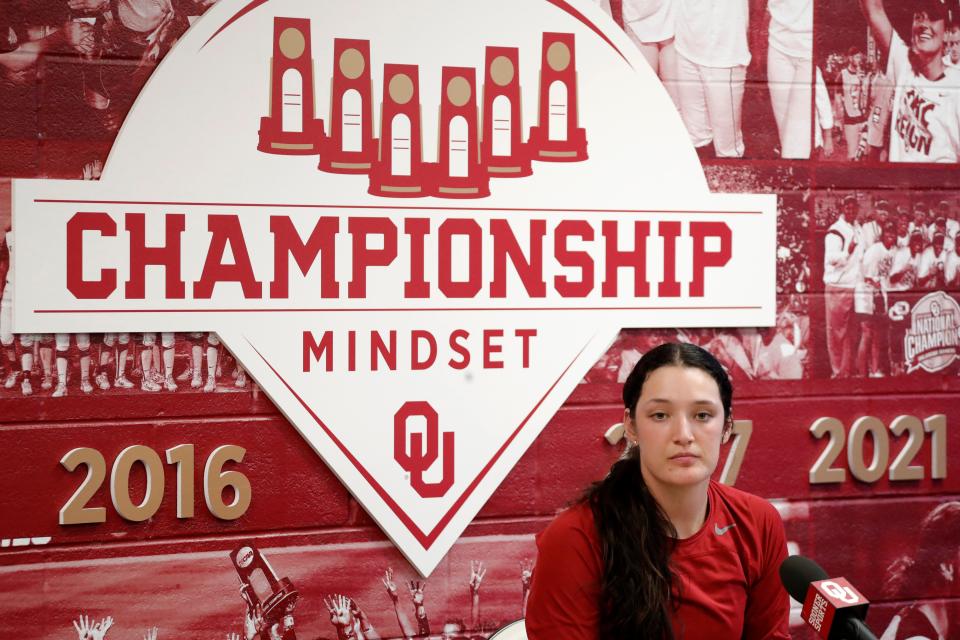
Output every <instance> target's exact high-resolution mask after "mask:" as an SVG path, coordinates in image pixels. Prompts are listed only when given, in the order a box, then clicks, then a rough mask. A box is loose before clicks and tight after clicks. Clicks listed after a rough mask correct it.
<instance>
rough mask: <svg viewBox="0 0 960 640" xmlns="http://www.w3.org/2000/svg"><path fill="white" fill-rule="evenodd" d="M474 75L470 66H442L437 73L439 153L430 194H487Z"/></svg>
mask: <svg viewBox="0 0 960 640" xmlns="http://www.w3.org/2000/svg"><path fill="white" fill-rule="evenodd" d="M476 75H477V74H476V70H475V69H473V68H470V67H443V71H442V73H441V84H440V86H441V91H440V132H439V136H438V138H439V145H440V153H439V158H438V159H439V162H438V163H437V166H436V167H435V172H434V176H433V178H434V185H433V187H434V189H433V195H435V196H439V197H441V198H483V197H485V196H488V195H490V187H489V177H488V176H487V172H486V169H485V168H484V167H483V166H482V165H481V164H480V145H479V131H478V122H477V115H478V114H477V79H476Z"/></svg>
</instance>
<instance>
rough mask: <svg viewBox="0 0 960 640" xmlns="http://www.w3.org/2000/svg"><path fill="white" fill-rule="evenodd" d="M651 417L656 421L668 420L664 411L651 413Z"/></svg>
mask: <svg viewBox="0 0 960 640" xmlns="http://www.w3.org/2000/svg"><path fill="white" fill-rule="evenodd" d="M650 417H651V418H653V419H654V420H666V419H667V414H665V413H664V412H663V411H657V412H655V413H651V414H650Z"/></svg>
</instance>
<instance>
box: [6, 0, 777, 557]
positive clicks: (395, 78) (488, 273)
mask: <svg viewBox="0 0 960 640" xmlns="http://www.w3.org/2000/svg"><path fill="white" fill-rule="evenodd" d="M515 5H516V3H513V2H507V1H505V0H503V1H495V2H485V3H482V4H481V3H451V2H426V1H421V2H405V3H402V5H398V4H396V3H390V2H377V1H374V0H366V1H357V2H350V3H342V2H318V1H313V0H310V1H307V0H302V1H296V0H286V1H275V2H262V1H259V0H257V1H254V2H241V1H230V2H221V3H219V4H217V5H215V6H214V7H212V8H211V9H210V10H209V11H208V12H207V13H206V14H204V16H203V17H202V19H201V20H199V21H198V22H197V23H196V24H195V25H194V26H193V28H191V29H190V30H189V31H188V32H187V33H186V34H185V35H184V37H183V38H182V39H181V40H180V42H179V43H178V45H177V47H176V48H175V49H173V50H172V51H171V52H170V54H169V55H168V56H167V57H166V58H165V59H164V60H163V62H162V64H160V65H159V66H158V68H157V70H156V72H155V73H154V74H153V75H152V77H151V78H150V80H149V82H148V83H147V85H146V87H145V88H144V89H143V91H142V92H141V94H140V95H139V97H138V99H137V101H136V103H135V105H134V106H133V108H132V110H131V111H130V114H129V115H128V117H127V119H126V121H125V122H124V124H123V127H122V129H121V131H120V133H119V135H118V137H117V139H116V142H115V144H114V146H113V149H112V151H111V153H110V156H109V159H108V161H107V163H106V165H105V167H104V169H103V173H102V177H101V179H100V180H99V181H98V182H79V181H66V180H17V181H15V182H14V185H13V216H14V228H15V232H16V245H15V246H16V247H21V248H23V247H39V246H46V247H48V248H50V249H52V250H51V251H43V252H41V251H33V250H18V251H14V252H12V253H13V260H12V264H13V273H14V279H13V282H14V285H15V298H14V308H13V313H14V329H15V331H16V332H18V333H45V332H63V331H70V332H78V331H81V332H82V331H92V332H129V331H143V332H178V331H187V332H196V331H215V332H216V333H217V334H218V335H219V336H220V338H221V340H223V342H224V343H225V344H226V345H227V347H228V348H229V349H230V351H231V352H232V353H233V354H234V356H235V357H237V358H238V360H239V361H240V362H241V363H242V364H243V367H244V368H245V369H246V370H247V371H248V372H249V373H250V374H251V375H252V376H253V377H254V378H255V379H256V381H257V383H258V384H259V385H260V386H261V387H262V388H263V389H264V390H265V391H266V393H267V394H269V396H270V398H271V399H272V400H273V401H274V402H275V403H276V405H277V406H278V407H279V408H280V410H281V411H282V412H283V413H284V414H285V415H286V417H287V418H288V419H289V420H290V422H291V423H292V424H293V425H294V426H295V427H296V429H297V430H298V431H299V432H300V434H301V435H302V436H303V437H304V438H305V439H306V440H307V441H308V442H309V443H310V445H311V446H312V448H313V449H314V450H315V451H316V453H317V454H318V455H319V456H321V457H322V459H323V460H324V461H325V462H326V464H327V465H329V467H330V468H331V469H332V470H333V471H334V473H335V474H336V475H337V476H338V477H339V478H340V480H341V481H342V482H343V483H344V484H345V485H346V486H347V487H348V488H349V490H350V492H351V493H352V494H353V495H354V496H355V497H356V499H357V500H358V501H359V503H360V504H362V506H363V507H364V508H365V509H366V510H367V511H368V512H369V513H370V515H371V516H372V517H373V518H374V519H375V520H376V522H377V523H378V524H379V525H380V526H381V527H382V528H383V529H384V531H385V532H386V533H387V534H388V535H389V536H390V538H391V539H392V540H393V542H394V543H395V544H396V545H397V546H398V548H399V549H400V550H401V551H402V553H403V554H404V555H405V556H406V557H407V558H408V559H409V560H410V562H411V563H412V564H413V565H414V566H415V567H416V568H417V569H418V570H419V571H420V572H421V573H422V574H424V575H428V574H429V573H430V572H431V571H432V570H433V568H434V567H435V566H436V565H437V563H438V562H439V561H440V560H441V558H442V557H443V556H444V554H445V553H446V552H447V551H448V550H449V548H450V547H451V545H452V544H453V543H454V541H455V540H456V539H457V537H458V536H459V535H460V534H461V532H462V531H463V529H464V528H465V527H466V526H467V524H469V522H470V521H471V520H472V519H473V517H474V516H475V515H476V513H477V512H478V510H479V509H480V508H481V507H482V505H483V504H484V502H485V501H486V500H487V498H488V497H489V496H490V495H491V493H492V492H493V491H494V490H495V489H496V487H497V486H498V484H499V483H500V482H501V480H503V478H504V477H505V476H506V474H507V473H508V472H509V471H510V469H511V468H512V466H513V465H514V463H515V462H516V461H517V459H518V458H519V457H520V456H521V455H522V454H523V452H524V451H525V450H526V449H527V448H528V446H529V445H530V444H531V443H532V442H533V440H534V439H535V438H536V436H537V434H538V433H539V432H540V430H541V429H542V428H543V426H544V425H545V424H546V422H547V420H548V419H549V418H550V417H551V416H552V415H553V414H554V412H555V411H556V410H557V408H558V407H559V406H560V405H561V403H562V402H563V401H564V399H565V398H566V397H567V395H568V394H569V393H570V392H571V390H572V389H573V388H574V387H575V386H576V384H577V383H578V382H579V381H580V380H582V379H583V377H584V375H585V374H586V373H587V372H588V371H589V370H590V368H591V367H592V366H593V364H594V363H595V362H596V361H597V359H598V358H599V357H600V356H601V355H602V354H603V353H604V352H605V351H606V350H607V348H608V347H609V346H610V344H611V342H612V341H613V340H614V339H615V338H616V336H617V335H618V332H619V331H620V329H621V328H624V327H703V326H709V327H732V326H750V327H757V326H769V325H772V324H773V323H774V319H775V314H776V308H775V306H776V301H775V294H776V273H775V265H776V260H777V256H776V248H777V245H776V212H775V209H776V199H775V196H773V195H764V196H761V195H746V194H725V195H717V194H710V192H709V190H708V187H707V181H706V179H705V177H704V174H703V170H702V168H701V166H700V163H699V161H698V158H697V155H696V153H695V152H694V150H693V147H692V146H691V144H690V141H689V137H688V135H687V133H686V131H685V129H684V127H683V125H682V123H681V121H680V118H679V116H678V114H677V113H676V111H675V110H674V107H673V104H672V103H671V102H670V99H669V98H668V95H667V93H666V91H664V89H663V87H662V86H661V84H660V82H659V81H658V79H657V78H656V76H655V74H654V73H653V72H652V71H651V70H650V69H649V67H648V66H647V65H646V64H645V62H644V60H643V59H642V57H641V56H640V55H639V53H638V52H637V50H636V49H635V48H634V47H633V46H632V44H631V43H630V41H629V39H628V38H627V36H626V35H625V34H624V33H623V32H622V31H621V30H619V29H617V28H616V26H615V25H614V23H613V22H612V21H611V20H610V19H609V17H607V16H605V15H604V14H603V13H602V12H601V11H600V10H599V9H598V8H597V7H596V6H595V5H594V4H592V3H585V2H579V1H576V2H565V1H563V0H554V1H543V2H529V3H525V4H524V7H523V9H522V11H518V10H517V7H516V6H515ZM9 238H10V237H9V236H8V244H11V245H12V243H11V242H10V240H9ZM77 446H78V447H79V446H82V443H77ZM237 449H238V450H232V449H230V448H229V445H227V444H225V445H224V446H223V447H220V448H219V449H217V450H216V451H215V452H214V453H213V454H211V456H210V458H209V459H208V460H207V463H206V468H205V471H204V474H205V475H204V477H205V483H206V484H210V483H209V482H207V480H208V479H209V478H210V477H213V478H216V477H222V476H218V475H217V474H219V473H220V472H221V469H222V468H223V465H224V464H229V463H230V462H231V461H234V462H235V461H238V460H240V459H242V457H243V451H242V449H240V448H237ZM63 453H64V454H65V456H67V455H68V454H69V453H70V452H68V451H64V452H63ZM144 455H146V454H144ZM81 462H83V460H81V459H80V458H77V459H75V460H73V462H72V464H73V465H74V466H75V467H76V466H77V465H79V464H81ZM197 464H198V465H200V464H202V461H198V462H197ZM144 466H145V467H147V466H149V465H148V463H147V462H144ZM226 473H229V472H226ZM228 480H229V478H228V479H227V480H224V483H225V485H228V484H230V483H229V481H228ZM231 486H233V489H230V490H227V493H226V494H225V495H226V497H223V496H220V497H219V498H215V499H210V498H208V499H207V504H208V507H210V511H211V513H213V514H214V515H215V516H216V517H218V518H220V519H222V520H230V519H232V518H237V517H240V516H241V515H242V514H243V512H244V511H245V509H246V505H249V504H250V502H251V501H256V499H257V495H256V489H255V487H254V489H253V491H252V493H251V491H250V490H249V489H250V487H249V484H248V485H247V487H246V490H243V487H240V488H237V486H236V485H231ZM148 493H149V488H148ZM81 494H82V492H79V493H78V494H77V495H75V496H74V497H73V498H71V503H70V504H69V505H49V506H48V507H49V512H50V514H51V522H50V525H51V529H55V528H56V527H57V526H63V527H67V526H71V525H72V524H80V523H86V524H91V523H93V524H95V523H97V522H103V519H102V517H103V514H102V513H100V512H99V511H97V510H95V509H88V508H86V507H85V505H84V503H83V496H82V495H81ZM231 495H232V496H233V497H232V498H230V496H231ZM291 499H292V500H295V499H296V497H291ZM148 503H149V500H148V499H147V498H145V499H144V503H143V504H140V505H136V504H129V505H121V506H123V507H124V509H125V510H124V509H120V508H118V511H120V513H121V515H122V516H124V517H127V516H128V515H130V516H132V517H131V518H130V519H132V520H137V519H141V520H142V519H143V517H141V516H144V514H145V512H146V511H149V509H150V504H148ZM38 508H40V507H39V506H38ZM58 510H59V514H60V517H59V522H56V521H55V517H56V515H57V513H58ZM251 553H252V551H248V552H247V553H245V554H244V553H241V554H239V555H237V556H236V557H235V558H234V560H235V562H236V563H238V564H237V567H238V571H240V569H242V568H246V567H248V566H250V563H252V562H255V561H257V560H256V559H255V558H254V556H252V555H250V554H251ZM241 556H242V557H241ZM244 563H246V564H244Z"/></svg>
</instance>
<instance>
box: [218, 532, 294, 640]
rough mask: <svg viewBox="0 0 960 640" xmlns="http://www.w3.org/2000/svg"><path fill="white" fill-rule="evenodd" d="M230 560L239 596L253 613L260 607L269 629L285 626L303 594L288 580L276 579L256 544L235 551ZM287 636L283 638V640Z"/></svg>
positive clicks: (246, 545) (249, 544)
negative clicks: (270, 627)
mask: <svg viewBox="0 0 960 640" xmlns="http://www.w3.org/2000/svg"><path fill="white" fill-rule="evenodd" d="M230 559H231V560H232V561H233V566H234V568H235V569H236V570H237V575H238V576H239V577H240V584H241V586H240V595H242V596H243V599H244V600H245V601H246V603H247V606H248V607H249V608H250V609H256V608H257V606H258V605H259V607H260V609H261V611H262V612H263V619H264V621H265V622H267V623H268V626H269V625H270V624H274V623H282V622H283V619H284V617H286V616H289V615H292V614H293V609H294V607H296V606H297V600H299V599H300V592H299V591H297V590H296V589H295V588H294V586H293V583H291V582H290V579H289V578H277V574H276V573H275V572H274V571H273V567H271V566H270V563H269V562H267V559H266V557H264V555H263V554H262V553H260V550H259V549H257V547H256V546H255V545H254V544H252V543H248V544H245V545H241V546H240V547H238V548H236V549H234V550H233V552H232V553H231V554H230ZM288 635H289V634H284V638H287V636H288ZM289 637H290V638H292V637H293V636H292V635H290V636H289Z"/></svg>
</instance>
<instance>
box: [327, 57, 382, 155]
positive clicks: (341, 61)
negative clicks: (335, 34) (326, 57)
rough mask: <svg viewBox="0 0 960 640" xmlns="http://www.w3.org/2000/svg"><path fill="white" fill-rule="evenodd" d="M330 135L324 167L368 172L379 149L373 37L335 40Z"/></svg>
mask: <svg viewBox="0 0 960 640" xmlns="http://www.w3.org/2000/svg"><path fill="white" fill-rule="evenodd" d="M331 85H332V86H331V89H332V92H331V95H330V135H329V136H327V137H326V138H325V139H324V141H323V148H322V149H321V151H320V164H319V167H318V168H319V169H320V170H321V171H329V172H332V173H367V172H369V171H370V165H371V163H372V162H373V157H374V154H375V153H376V151H377V141H376V140H375V139H374V137H373V80H372V79H371V76H370V41H369V40H351V39H346V38H336V39H334V41H333V81H332V83H331Z"/></svg>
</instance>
